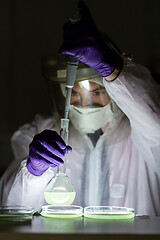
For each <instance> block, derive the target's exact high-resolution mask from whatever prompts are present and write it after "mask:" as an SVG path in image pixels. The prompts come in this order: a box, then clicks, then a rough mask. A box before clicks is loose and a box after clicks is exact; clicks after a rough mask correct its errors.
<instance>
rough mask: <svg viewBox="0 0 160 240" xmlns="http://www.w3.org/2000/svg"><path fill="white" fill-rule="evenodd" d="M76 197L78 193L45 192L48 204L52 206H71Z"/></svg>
mask: <svg viewBox="0 0 160 240" xmlns="http://www.w3.org/2000/svg"><path fill="white" fill-rule="evenodd" d="M75 196H76V192H44V197H45V200H46V202H47V203H48V204H52V205H70V204H72V203H73V201H74V199H75Z"/></svg>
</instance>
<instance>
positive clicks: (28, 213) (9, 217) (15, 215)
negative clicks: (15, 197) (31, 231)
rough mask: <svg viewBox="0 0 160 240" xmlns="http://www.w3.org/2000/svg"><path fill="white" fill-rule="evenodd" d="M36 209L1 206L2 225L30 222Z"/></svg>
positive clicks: (0, 221)
mask: <svg viewBox="0 0 160 240" xmlns="http://www.w3.org/2000/svg"><path fill="white" fill-rule="evenodd" d="M33 214H34V209H33V208H31V207H26V206H0V223H2V222H30V221H32V218H33Z"/></svg>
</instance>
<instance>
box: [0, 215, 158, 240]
mask: <svg viewBox="0 0 160 240" xmlns="http://www.w3.org/2000/svg"><path fill="white" fill-rule="evenodd" d="M11 239H12V240H15V239H16V240H22V239H23V240H32V239H34V240H51V239H52V240H54V239H55V240H72V239H73V240H80V239H82V240H104V239H105V240H121V239H123V240H143V239H145V240H153V239H154V240H158V239H159V240H160V217H148V216H139V217H135V218H134V219H130V220H100V219H97V220H96V219H89V218H85V217H77V218H70V219H56V218H46V217H42V216H34V217H33V219H32V221H30V222H22V223H20V222H19V223H17V222H15V223H13V222H8V223H5V222H1V223H0V240H11Z"/></svg>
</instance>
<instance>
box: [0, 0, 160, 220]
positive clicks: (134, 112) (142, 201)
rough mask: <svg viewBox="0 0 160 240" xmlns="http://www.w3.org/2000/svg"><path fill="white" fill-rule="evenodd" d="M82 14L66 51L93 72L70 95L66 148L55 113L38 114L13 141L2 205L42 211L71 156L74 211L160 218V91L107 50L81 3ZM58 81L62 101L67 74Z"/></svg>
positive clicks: (70, 30)
mask: <svg viewBox="0 0 160 240" xmlns="http://www.w3.org/2000/svg"><path fill="white" fill-rule="evenodd" d="M79 7H80V9H81V16H82V18H81V20H80V21H79V22H78V23H77V24H71V22H70V21H69V22H67V23H66V24H65V25H64V28H63V31H64V34H63V37H64V42H63V45H62V48H61V52H62V53H63V54H65V55H67V54H68V55H72V56H74V57H76V58H77V59H78V60H79V61H80V62H82V63H84V64H87V66H89V67H84V68H80V69H78V71H79V72H78V73H77V79H76V83H75V85H74V88H73V91H72V96H71V107H70V113H69V118H70V126H69V145H67V146H66V145H65V143H64V141H63V140H62V139H61V137H60V136H59V134H58V132H59V127H60V126H59V119H60V117H61V116H60V115H59V118H58V117H57V116H58V112H56V113H54V116H52V117H51V118H43V117H42V116H40V115H37V116H36V118H35V120H34V121H33V122H32V123H31V124H26V125H24V126H22V127H21V128H19V130H18V131H17V132H15V134H14V135H13V137H12V147H13V152H14V155H15V161H14V162H13V164H12V166H10V168H9V169H8V170H7V171H6V173H5V174H4V176H3V177H2V179H1V204H2V205H29V206H32V207H34V208H35V210H36V211H39V210H40V208H41V206H42V205H45V204H46V202H45V199H44V191H45V189H46V187H47V185H48V183H49V182H50V181H51V179H52V178H53V177H54V174H55V170H56V168H55V167H56V166H58V165H61V164H63V160H62V159H63V157H64V155H65V154H68V158H69V160H68V161H67V175H68V176H69V178H70V180H71V182H72V184H73V185H74V188H75V191H76V198H75V201H74V203H73V204H75V205H81V206H88V205H114V206H125V207H131V208H134V209H135V213H136V214H147V215H151V216H155V215H156V216H158V215H160V115H159V113H160V104H159V103H160V101H159V95H158V94H159V87H158V86H157V84H156V83H155V82H154V81H153V80H152V77H151V74H150V72H149V71H148V70H147V69H145V68H144V67H142V66H140V65H138V64H135V63H134V62H132V61H131V60H128V59H127V58H125V57H122V56H120V55H119V54H118V53H117V52H116V51H114V50H113V49H111V48H110V47H109V46H108V45H107V44H105V42H104V41H103V40H102V39H101V36H100V33H99V31H98V29H97V28H96V26H95V24H94V22H93V20H92V17H91V15H90V13H89V10H88V8H87V7H86V6H85V5H84V3H83V2H79ZM55 79H56V83H58V81H59V88H60V89H61V93H62V94H61V95H62V97H63V98H65V94H66V93H65V84H64V81H61V80H62V79H65V69H62V68H59V69H58V68H57V76H56V77H55V78H54V79H53V81H55ZM57 92H58V91H56V92H55V94H57ZM58 103H60V102H58ZM59 107H60V104H57V109H58V108H59ZM70 146H71V147H72V148H71V147H70Z"/></svg>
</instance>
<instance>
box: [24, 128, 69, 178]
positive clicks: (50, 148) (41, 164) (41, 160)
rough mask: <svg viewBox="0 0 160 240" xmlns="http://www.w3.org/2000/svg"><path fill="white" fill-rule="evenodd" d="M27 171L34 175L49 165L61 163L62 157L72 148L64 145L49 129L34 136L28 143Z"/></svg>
mask: <svg viewBox="0 0 160 240" xmlns="http://www.w3.org/2000/svg"><path fill="white" fill-rule="evenodd" d="M29 150H30V151H29V159H28V162H27V169H28V171H29V172H30V173H31V174H33V175H35V176H40V175H42V174H43V173H44V172H45V171H46V170H47V169H48V168H49V167H57V166H59V165H62V164H63V160H62V158H63V157H64V156H65V154H67V153H70V152H71V151H72V148H71V147H70V146H66V144H65V142H64V141H63V139H62V138H61V137H60V135H59V134H58V133H57V132H55V131H51V130H44V131H43V132H41V133H39V134H37V135H35V136H34V138H33V141H32V142H31V143H30V145H29Z"/></svg>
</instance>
